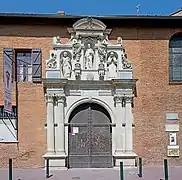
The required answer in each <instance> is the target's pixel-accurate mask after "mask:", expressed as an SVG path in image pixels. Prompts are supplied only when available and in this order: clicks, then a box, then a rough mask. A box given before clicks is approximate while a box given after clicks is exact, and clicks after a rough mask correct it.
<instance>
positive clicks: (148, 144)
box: [0, 25, 182, 167]
mask: <svg viewBox="0 0 182 180" xmlns="http://www.w3.org/2000/svg"><path fill="white" fill-rule="evenodd" d="M181 30H182V29H167V28H166V29H157V28H155V29H144V28H143V29H136V28H130V29H125V28H117V29H113V31H112V33H111V35H110V40H112V41H113V42H115V41H116V39H117V37H118V36H121V37H122V38H123V40H124V46H125V48H126V52H127V54H128V58H129V59H130V60H131V61H132V62H133V69H134V78H135V79H138V82H137V97H136V98H135V102H134V105H135V106H134V109H133V112H134V122H135V129H134V149H135V152H136V153H137V155H138V156H140V157H143V158H144V164H147V165H149V164H150V165H158V164H162V163H163V158H165V157H166V154H167V150H166V147H167V144H168V133H167V132H165V112H178V113H179V118H180V121H179V123H180V127H181V126H182V121H181V117H182V97H181V85H180V84H175V85H174V84H169V52H168V43H169V38H170V37H171V36H172V35H173V34H174V33H175V32H179V31H181ZM56 35H60V36H61V37H63V40H62V42H66V41H67V40H68V38H69V34H68V33H67V29H66V27H59V26H45V25H44V26H15V25H14V26H13V25H12V26H11V25H9V26H2V25H0V68H1V69H3V48H41V49H42V53H43V54H42V57H43V58H42V59H43V69H42V71H43V76H44V77H45V60H46V59H47V58H48V56H49V50H50V49H51V48H52V47H51V46H52V37H53V36H56ZM0 87H1V89H0V104H2V105H3V92H4V90H3V71H1V73H0ZM18 88H19V122H18V124H19V134H18V137H19V142H18V143H0V167H6V166H7V163H8V158H10V157H11V158H14V166H15V167H42V166H43V165H44V160H43V158H42V155H43V154H44V153H45V149H46V134H45V129H44V123H45V121H46V108H45V107H46V104H45V99H44V92H43V85H42V84H33V83H19V85H18ZM14 94H15V92H14ZM13 101H14V102H13V103H15V96H14V100H13ZM177 136H178V144H179V145H180V144H181V143H182V133H181V132H179V133H178V134H177ZM181 153H182V148H181V147H180V154H181ZM169 163H170V164H172V165H180V164H181V163H182V158H181V157H180V158H170V161H169Z"/></svg>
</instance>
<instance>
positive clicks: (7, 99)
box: [4, 57, 12, 113]
mask: <svg viewBox="0 0 182 180" xmlns="http://www.w3.org/2000/svg"><path fill="white" fill-rule="evenodd" d="M11 77H12V60H11V59H10V58H9V57H5V58H4V112H7V113H11V111H12V83H11Z"/></svg>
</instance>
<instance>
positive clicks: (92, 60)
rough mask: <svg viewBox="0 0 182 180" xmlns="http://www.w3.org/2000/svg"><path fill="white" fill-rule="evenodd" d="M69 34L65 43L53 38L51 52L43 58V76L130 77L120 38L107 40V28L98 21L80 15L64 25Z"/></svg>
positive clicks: (71, 78)
mask: <svg viewBox="0 0 182 180" xmlns="http://www.w3.org/2000/svg"><path fill="white" fill-rule="evenodd" d="M68 31H69V33H70V35H71V37H70V39H69V41H68V42H67V43H65V44H63V43H62V42H61V38H60V37H59V36H56V37H54V38H53V48H54V50H53V52H51V54H50V58H49V59H48V60H47V67H46V70H47V74H46V77H54V78H58V77H61V78H62V79H64V78H66V79H69V80H76V79H77V80H78V79H79V80H111V79H126V78H129V79H131V78H132V65H131V62H130V61H129V60H128V58H127V54H126V53H125V49H124V47H123V43H122V38H121V37H118V38H117V43H115V44H113V43H112V42H111V41H109V34H110V32H111V29H107V28H106V25H105V24H104V23H102V22H101V21H100V20H97V19H92V18H83V19H80V20H78V21H77V22H76V23H74V24H73V26H72V28H68Z"/></svg>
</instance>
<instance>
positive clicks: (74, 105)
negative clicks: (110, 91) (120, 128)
mask: <svg viewBox="0 0 182 180" xmlns="http://www.w3.org/2000/svg"><path fill="white" fill-rule="evenodd" d="M84 103H95V104H98V105H100V106H102V107H103V108H104V109H106V111H107V112H108V113H109V115H110V118H111V123H113V122H115V117H114V113H113V111H112V109H111V108H110V107H109V105H108V104H106V103H105V102H104V101H102V100H100V99H97V98H82V99H79V100H78V101H76V102H74V103H73V104H72V105H71V106H70V107H69V109H68V110H67V112H66V116H65V123H68V121H69V117H70V115H71V113H72V112H73V110H74V109H75V108H76V107H78V106H79V105H81V104H84Z"/></svg>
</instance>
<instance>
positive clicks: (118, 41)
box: [117, 37, 123, 46]
mask: <svg viewBox="0 0 182 180" xmlns="http://www.w3.org/2000/svg"><path fill="white" fill-rule="evenodd" d="M117 44H121V46H123V40H122V38H121V37H118V38H117Z"/></svg>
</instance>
